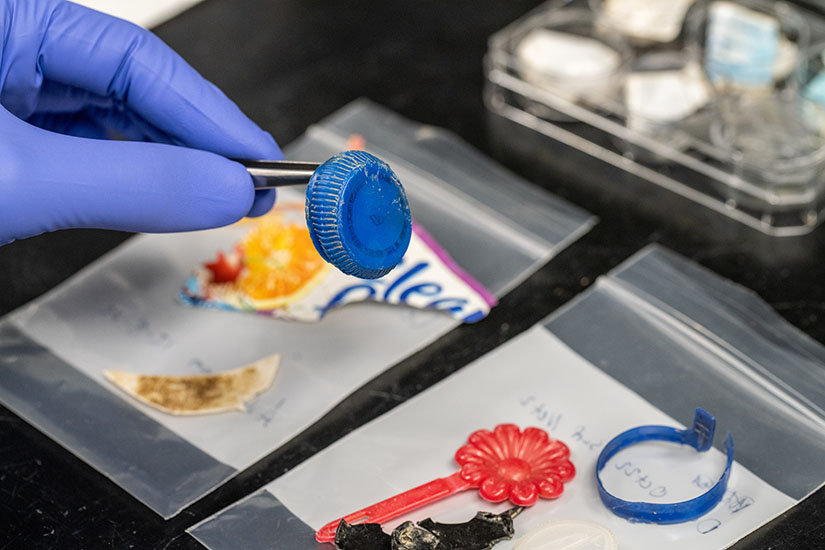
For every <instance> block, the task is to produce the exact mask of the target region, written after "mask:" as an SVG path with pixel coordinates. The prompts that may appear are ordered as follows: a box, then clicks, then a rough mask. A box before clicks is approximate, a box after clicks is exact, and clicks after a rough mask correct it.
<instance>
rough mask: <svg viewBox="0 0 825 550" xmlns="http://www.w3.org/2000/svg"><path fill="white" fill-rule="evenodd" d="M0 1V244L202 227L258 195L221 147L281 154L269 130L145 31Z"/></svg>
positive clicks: (58, 5)
mask: <svg viewBox="0 0 825 550" xmlns="http://www.w3.org/2000/svg"><path fill="white" fill-rule="evenodd" d="M0 10H1V11H0V29H2V31H3V35H2V38H3V40H2V41H0V105H1V106H2V107H0V244H5V243H8V242H11V241H13V240H15V239H22V238H25V237H29V236H32V235H38V234H40V233H43V232H46V231H53V230H55V229H64V228H69V227H97V228H106V229H119V230H125V231H141V232H170V231H188V230H195V229H205V228H209V227H217V226H221V225H226V224H229V223H232V222H234V221H236V220H238V219H239V218H241V217H243V216H245V215H253V216H254V215H260V214H263V213H264V212H266V211H267V210H269V209H270V208H271V207H272V204H273V202H274V200H275V195H274V193H271V192H257V193H256V192H255V190H254V187H253V184H252V179H251V178H250V176H249V174H248V173H247V172H246V169H245V168H244V167H243V166H241V165H240V164H239V163H237V162H233V161H231V160H228V159H227V158H226V157H232V158H250V159H273V160H278V159H281V158H283V155H282V154H281V151H280V149H279V148H278V145H277V144H276V143H275V140H274V139H272V136H270V135H269V134H267V133H266V132H264V131H263V130H261V129H260V128H258V126H256V125H255V124H254V123H253V122H252V121H251V120H249V119H248V118H247V117H246V116H245V115H244V114H243V113H242V112H241V111H240V109H238V107H237V106H236V105H235V104H234V103H232V101H230V100H229V99H228V98H227V97H226V96H225V95H224V94H223V93H221V91H220V90H218V89H217V88H216V87H215V86H214V85H213V84H211V83H209V82H208V81H206V80H204V79H203V78H202V77H201V76H200V75H199V74H198V73H197V72H196V71H195V70H194V69H193V68H192V67H190V66H189V65H188V64H187V63H186V62H185V61H184V60H183V59H182V58H181V57H180V56H178V55H177V54H176V53H175V52H173V51H172V50H171V49H170V48H169V47H167V46H166V45H165V44H164V43H163V42H162V41H161V40H160V39H159V38H157V37H156V36H155V35H153V34H152V33H150V32H149V31H146V30H144V29H142V28H140V27H138V26H136V25H133V24H131V23H128V22H126V21H123V20H120V19H117V18H114V17H111V16H108V15H104V14H102V13H99V12H96V11H94V10H91V9H88V8H85V7H82V6H79V5H77V4H73V3H71V2H66V1H63V0H0ZM113 135H117V136H118V137H121V138H125V139H127V140H133V141H110V140H108V139H106V138H107V137H111V136H113ZM146 141H154V142H157V143H146Z"/></svg>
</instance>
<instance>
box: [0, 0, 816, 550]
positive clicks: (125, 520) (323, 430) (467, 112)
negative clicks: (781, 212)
mask: <svg viewBox="0 0 825 550" xmlns="http://www.w3.org/2000/svg"><path fill="white" fill-rule="evenodd" d="M538 3H539V1H538V0H506V1H502V0H498V1H496V0H473V1H469V0H453V1H444V0H419V1H416V2H396V1H389V0H372V1H362V2H339V1H335V0H312V1H308V0H206V1H205V2H203V3H202V4H198V5H196V6H195V7H194V8H192V9H190V10H189V11H186V12H184V13H183V14H182V15H180V16H178V17H176V18H174V19H172V20H171V21H168V22H167V23H165V24H163V25H161V26H160V27H159V28H157V29H156V32H157V33H158V34H159V35H160V36H161V37H162V38H163V39H164V40H166V41H167V42H168V43H169V44H170V45H171V46H172V47H173V48H175V49H176V50H177V51H179V52H180V53H181V54H182V55H183V56H184V57H185V58H186V59H187V60H188V61H189V62H190V63H192V64H193V65H194V66H195V67H196V68H197V69H198V70H199V71H201V72H202V73H203V74H204V75H205V76H206V77H207V78H209V79H210V80H212V81H213V82H215V83H216V84H217V85H218V86H220V87H221V88H222V89H223V90H225V91H226V93H227V94H228V95H229V96H230V97H231V98H232V99H234V100H235V101H236V102H237V103H238V104H239V105H240V106H241V107H242V108H243V109H244V110H245V112H247V113H248V114H249V115H250V116H251V117H252V118H253V119H254V120H255V121H257V122H258V123H259V124H260V125H261V126H263V127H264V128H266V129H267V130H269V131H270V132H272V133H273V134H274V135H275V137H276V138H277V139H278V140H279V142H280V143H282V144H286V143H289V142H290V141H291V140H293V139H295V138H296V137H298V136H299V135H300V134H301V133H302V132H303V130H304V129H305V128H306V127H307V126H308V125H310V124H312V123H314V122H316V121H318V120H320V119H321V118H323V117H325V116H326V115H329V114H330V113H332V112H334V111H335V110H337V109H339V108H340V107H342V106H343V105H345V104H347V103H348V102H350V101H352V100H353V99H356V98H358V97H362V96H363V97H367V98H370V99H372V100H374V101H376V102H378V103H380V104H383V105H385V106H387V107H389V108H391V109H393V110H395V111H397V112H399V113H401V114H402V115H404V116H406V117H409V118H411V119H413V120H417V121H420V122H424V123H430V124H434V125H438V126H443V127H446V128H448V129H450V130H452V131H454V132H456V133H457V134H459V135H460V136H461V137H463V138H464V139H465V140H467V141H468V142H470V143H471V144H472V145H474V146H475V147H477V148H478V149H480V150H482V151H484V152H486V153H487V154H489V155H491V156H493V157H495V158H497V159H498V160H499V161H500V162H502V163H503V164H505V165H506V166H507V167H509V168H510V169H511V170H513V171H515V172H516V173H518V174H520V175H521V176H523V177H525V178H526V179H528V180H529V181H531V182H533V183H534V184H536V185H539V186H541V187H543V188H545V189H547V190H550V191H552V192H554V193H556V194H558V195H559V196H562V197H564V198H566V199H567V200H569V201H570V202H572V203H574V204H577V205H579V206H581V207H583V208H585V209H587V210H589V211H590V212H592V213H594V214H596V215H598V217H599V220H600V221H599V224H598V225H597V226H596V227H595V229H594V230H593V231H591V232H590V233H589V234H588V235H586V236H585V237H584V238H582V239H581V240H580V241H578V242H576V243H575V244H573V245H572V246H571V247H570V248H569V249H567V250H565V251H564V252H562V253H561V254H560V255H559V256H558V257H556V258H555V259H554V260H553V261H551V262H550V263H549V264H548V265H546V266H545V267H543V268H542V269H541V270H540V271H538V272H537V273H536V274H535V275H533V276H532V277H530V278H529V279H528V280H527V281H526V282H525V283H524V284H522V285H521V286H519V287H518V288H517V289H515V290H514V291H512V292H511V293H509V294H508V295H507V296H505V297H504V299H503V300H501V304H500V306H499V307H497V308H495V309H494V310H493V311H492V313H491V315H490V316H489V317H488V318H487V319H485V320H484V321H482V322H480V323H478V324H476V325H472V326H462V327H460V328H457V329H456V330H454V331H452V332H451V333H449V334H448V335H446V336H445V337H444V338H442V339H440V340H439V341H437V342H436V343H434V344H432V345H431V346H429V347H428V348H426V349H424V350H423V351H421V352H419V353H417V354H415V355H414V356H412V357H410V358H408V359H407V360H405V361H403V362H402V363H400V364H398V365H396V366H395V367H393V368H392V369H390V370H389V371H387V372H385V373H384V374H382V375H380V376H379V377H377V378H376V379H375V380H373V381H371V382H370V383H368V384H367V385H365V386H364V387H362V388H361V389H359V390H358V391H356V392H355V393H354V394H352V395H351V396H350V397H349V398H348V399H347V400H345V401H344V402H343V403H341V404H339V405H338V406H336V407H335V408H334V409H333V410H332V411H331V412H330V413H328V414H327V415H326V416H324V418H323V419H322V420H320V421H319V422H318V423H316V424H315V425H314V426H312V427H311V428H309V429H308V430H306V431H305V432H303V433H302V434H300V435H298V436H297V437H295V438H294V439H293V440H292V441H290V442H289V443H287V444H286V445H284V446H283V447H282V448H280V449H278V450H277V451H275V452H273V453H272V454H270V455H269V456H268V457H266V458H265V459H263V460H261V461H260V462H259V463H257V464H256V465H254V466H253V467H252V468H250V469H249V470H247V471H245V472H244V473H242V474H241V475H240V476H238V477H237V478H236V479H234V480H232V481H231V482H230V483H228V484H226V485H225V486H224V487H222V488H220V489H218V490H216V491H215V492H213V493H211V494H209V495H207V496H206V497H205V498H204V499H202V500H201V501H199V502H198V503H196V504H194V505H192V506H191V507H189V508H188V509H186V510H184V511H183V512H182V513H181V514H180V515H178V516H177V517H175V518H173V519H171V520H169V521H163V520H162V519H161V518H160V517H159V516H157V515H155V514H154V513H153V512H152V511H150V510H149V509H148V508H145V507H144V506H143V505H141V504H140V503H138V502H137V501H136V500H134V499H133V498H131V497H130V496H129V495H128V494H127V493H125V492H124V491H123V490H121V489H120V488H118V487H117V486H116V485H114V484H113V483H111V482H110V481H108V480H107V479H106V478H105V477H104V476H103V475H101V474H99V473H97V472H96V471H95V470H93V469H92V468H91V467H89V466H88V465H86V464H85V463H83V462H82V461H80V460H79V459H77V458H75V457H74V456H73V455H72V454H71V453H69V452H68V451H66V450H64V449H63V448H62V447H60V446H59V445H58V444H57V443H55V442H53V441H51V440H50V439H49V438H47V437H46V436H44V435H43V434H41V433H40V432H38V431H37V430H36V429H34V428H32V427H31V426H29V425H28V424H27V423H26V422H24V421H23V420H21V419H20V418H18V417H17V416H15V415H14V414H12V413H11V412H9V411H8V410H6V409H4V408H2V407H0V549H17V548H21V549H27V550H35V549H41V548H60V549H61V550H75V549H81V548H82V549H90V550H99V549H127V548H138V549H159V550H160V549H163V550H178V549H197V548H201V546H200V545H199V544H198V543H197V542H196V541H195V540H194V539H193V538H191V537H190V536H189V535H188V534H186V533H185V531H184V530H185V529H186V528H187V527H189V526H190V525H192V524H194V523H196V522H197V521H200V520H201V519H203V518H205V517H207V516H208V515H211V514H212V513H214V512H217V511H218V510H220V509H221V508H223V507H224V506H226V505H228V504H230V503H232V502H234V501H236V500H238V499H239V498H241V497H243V496H245V495H247V494H249V493H250V492H252V491H253V490H255V489H257V488H259V487H261V486H262V485H264V484H265V483H266V482H268V481H270V480H272V479H275V478H276V477H278V476H280V475H281V474H283V473H284V472H286V471H287V470H289V469H290V468H292V467H294V466H296V465H297V464H299V463H300V462H302V461H304V460H306V459H307V458H309V457H310V456H312V455H313V454H314V453H317V452H318V451H320V450H321V449H323V448H324V447H326V446H327V445H329V444H331V443H332V442H334V441H335V440H337V439H339V438H340V437H342V436H343V435H345V434H347V433H349V432H350V431H352V430H354V429H356V428H357V427H358V426H361V425H363V424H364V423H366V422H368V421H369V420H371V419H373V418H375V417H377V416H379V415H381V414H383V413H385V412H387V411H388V410H390V409H391V408H393V407H395V406H396V405H398V404H399V403H401V402H403V401H405V400H406V399H408V398H410V397H411V396H413V395H415V394H417V393H418V392H421V391H422V390H424V389H426V388H427V387H429V386H431V385H432V384H434V383H436V382H437V381H439V380H441V379H442V378H444V377H446V376H447V375H449V374H450V373H452V372H455V371H456V370H457V369H460V368H462V367H463V366H465V365H467V364H468V363H469V362H471V361H472V360H474V359H476V358H478V357H480V356H481V355H482V354H484V353H486V352H488V351H490V350H491V349H493V348H494V347H496V346H498V345H499V344H501V343H503V342H505V341H507V340H508V339H510V338H512V337H513V336H515V335H516V334H518V333H520V332H522V331H524V330H526V329H527V328H529V327H530V326H532V325H533V324H534V323H536V322H538V321H539V320H540V319H542V318H543V317H545V316H546V315H547V314H549V313H550V312H552V311H553V310H555V309H557V308H558V307H560V306H561V305H563V304H564V303H566V302H567V301H569V300H570V299H571V298H572V297H574V296H575V295H577V294H578V293H580V292H582V291H583V290H584V289H585V288H587V287H588V286H589V285H590V284H592V283H593V281H594V280H595V279H596V278H597V277H598V276H599V275H602V274H604V273H606V272H607V271H608V270H610V269H611V268H613V267H614V266H616V265H617V264H619V263H620V262H621V261H623V260H624V259H626V258H628V257H629V256H631V255H632V254H633V253H634V252H636V251H638V250H639V249H641V248H642V247H644V246H645V245H646V244H648V243H653V242H655V243H661V244H662V245H664V246H667V247H670V248H672V249H673V250H676V251H677V252H680V253H681V254H683V255H685V256H687V257H689V258H691V259H693V260H694V261H696V262H698V263H700V264H702V265H704V266H706V267H708V268H710V269H711V270H713V271H715V272H716V273H718V274H720V275H722V276H724V277H727V278H729V279H731V280H733V281H736V282H738V283H740V284H742V285H745V286H746V287H748V288H750V289H752V290H754V291H756V292H757V293H758V294H759V295H760V296H761V297H762V298H763V299H764V300H766V301H767V302H768V303H769V304H770V305H771V306H772V307H773V308H775V309H776V310H777V311H778V312H779V314H780V315H782V316H783V317H784V318H785V319H787V320H788V321H789V322H790V323H792V324H793V325H795V326H796V327H798V328H800V329H801V330H803V331H804V332H806V333H807V334H809V335H810V336H811V337H813V338H814V339H816V340H818V341H819V342H821V343H825V227H822V228H820V229H819V230H817V231H815V232H813V233H812V234H810V235H807V236H804V237H795V238H784V239H778V238H771V237H767V236H765V235H762V234H760V233H758V232H757V231H755V230H752V229H748V228H746V227H744V226H741V225H740V224H738V223H736V222H734V221H731V220H729V219H727V218H725V217H724V216H721V215H719V214H716V213H714V212H711V211H709V210H707V209H705V208H703V207H700V206H698V205H696V204H693V203H691V202H689V201H687V200H685V199H682V198H680V197H678V196H676V195H674V194H671V193H669V192H667V191H664V190H660V189H657V188H654V186H651V185H639V184H634V183H631V182H627V181H624V180H623V178H622V177H621V175H620V174H617V173H615V172H613V171H611V170H610V169H608V168H607V166H606V165H601V164H599V163H598V162H597V161H591V160H588V159H586V158H580V157H578V156H576V155H574V154H572V153H571V154H569V155H568V154H558V153H554V152H553V151H552V150H547V149H537V150H536V151H532V152H531V151H530V150H529V145H527V146H525V147H526V148H527V150H526V151H524V150H521V151H519V147H518V146H516V147H509V146H507V147H502V146H501V144H502V143H505V144H507V145H514V144H515V143H516V142H517V138H516V132H515V131H513V129H511V128H507V126H506V124H505V123H503V122H502V121H501V120H497V119H496V118H495V117H492V116H490V115H488V114H486V112H485V109H484V106H483V103H482V87H483V71H482V58H483V55H484V53H485V49H486V41H487V38H488V37H489V36H490V35H491V34H492V33H493V32H495V31H496V30H498V29H500V28H502V27H503V26H504V25H506V24H507V23H509V22H510V21H513V20H514V19H516V18H518V17H519V16H520V15H522V14H523V13H525V12H527V11H528V10H530V9H532V8H533V7H534V6H535V5H537V4H538ZM509 141H512V142H513V143H508V142H509ZM525 153H526V154H525ZM528 158H529V159H530V160H526V159H528ZM129 237H130V235H128V234H124V233H117V232H111V231H97V230H72V231H63V232H58V233H54V234H47V235H43V236H40V237H36V238H32V239H27V240H23V241H20V242H15V243H13V244H11V245H8V246H4V247H2V248H0V289H2V291H0V314H2V313H6V312H9V311H11V310H13V309H14V308H17V307H19V306H21V305H23V304H25V303H26V302H28V301H29V300H31V299H33V298H36V297H37V296H39V295H41V294H43V293H44V292H46V291H47V290H49V289H50V288H52V287H54V286H55V285H57V284H58V283H60V282H61V281H63V280H65V279H66V278H68V277H70V276H71V275H72V274H73V273H75V272H76V271H77V270H79V269H80V268H82V267H83V266H85V265H87V264H88V263H90V262H92V261H94V260H95V259H96V258H98V257H99V256H100V255H101V254H103V253H105V252H106V251H108V250H110V249H111V248H113V247H115V246H117V245H118V244H120V243H122V242H123V241H124V240H126V239H128V238H129ZM766 444H769V442H766ZM823 547H825V490H822V491H819V492H818V493H815V494H814V495H813V496H811V497H810V498H808V499H807V500H806V501H804V502H802V503H801V504H800V505H798V506H797V507H796V508H794V509H793V510H791V511H789V512H787V513H786V514H784V515H783V516H781V517H780V518H778V519H776V520H775V521H773V522H772V523H770V524H768V525H767V526H765V527H763V528H762V529H760V530H759V531H757V532H756V533H754V534H752V535H751V536H749V537H747V538H746V539H744V540H743V541H741V542H740V543H738V544H737V545H736V548H794V549H797V548H823Z"/></svg>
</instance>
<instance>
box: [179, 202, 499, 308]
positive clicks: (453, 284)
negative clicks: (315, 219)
mask: <svg viewBox="0 0 825 550" xmlns="http://www.w3.org/2000/svg"><path fill="white" fill-rule="evenodd" d="M300 212H302V208H301V207H300V205H298V206H297V207H295V208H290V205H284V206H279V207H277V208H276V209H275V210H274V211H273V212H272V213H270V214H268V215H266V216H264V217H262V218H258V219H256V220H254V221H251V222H244V223H251V225H252V227H251V229H250V231H249V232H248V233H247V234H246V235H245V236H244V237H243V238H242V239H241V240H240V241H239V242H238V243H237V244H236V245H235V246H234V248H233V249H232V250H231V251H229V252H228V253H224V252H222V251H219V252H218V253H217V258H216V259H215V260H212V261H209V262H206V263H204V264H203V265H202V266H200V267H199V268H198V269H197V270H196V271H195V273H194V274H193V275H192V276H191V277H190V278H189V280H188V281H187V283H186V287H185V288H184V289H183V291H182V292H181V298H182V300H183V301H184V302H185V303H187V304H190V305H193V306H199V307H207V308H216V309H224V310H234V311H249V312H253V313H257V314H262V315H269V316H272V317H278V318H282V319H288V320H292V321H303V322H317V321H319V320H321V318H323V317H324V316H325V315H326V314H327V313H329V312H330V311H331V310H334V309H336V308H338V307H341V306H344V305H346V304H349V303H354V302H362V301H375V302H385V303H390V304H399V305H406V306H411V307H415V308H420V309H436V310H439V311H443V312H444V313H446V314H449V315H452V316H453V317H455V318H456V319H460V320H461V321H463V322H465V323H472V322H475V321H479V320H481V319H483V318H484V317H485V316H486V315H487V313H489V311H490V308H491V307H492V306H494V305H495V304H496V298H495V296H493V295H492V294H491V293H490V292H489V291H487V290H486V289H485V288H484V287H483V286H482V285H481V284H479V283H478V282H477V281H476V280H475V279H473V278H472V277H471V276H470V275H469V274H467V273H466V272H465V271H463V270H462V269H461V268H460V267H459V266H458V265H457V264H456V263H455V261H454V260H453V259H452V258H450V256H449V255H448V254H447V252H446V251H444V249H442V248H441V247H440V246H439V244H438V243H437V242H436V241H435V240H434V239H433V238H432V237H431V236H430V235H429V234H428V233H427V232H426V231H425V230H424V229H423V228H422V227H421V226H419V225H417V224H415V223H413V233H412V239H411V241H410V246H409V248H408V250H407V253H406V254H405V255H404V258H403V259H402V261H401V263H400V264H399V265H398V267H396V268H395V269H394V270H393V271H391V272H390V273H389V274H387V275H385V276H384V277H382V278H380V279H374V280H366V279H358V278H356V277H352V276H349V275H344V274H343V273H341V272H340V271H338V270H336V269H334V268H333V267H332V266H330V265H329V264H327V263H326V262H324V260H323V259H322V258H321V256H320V255H319V254H318V252H317V251H316V250H315V247H314V246H313V244H312V241H311V239H310V237H309V231H308V230H307V228H306V225H305V223H304V222H303V221H302V217H301V216H300V215H299V213H300Z"/></svg>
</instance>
